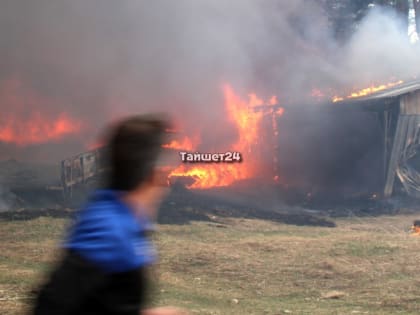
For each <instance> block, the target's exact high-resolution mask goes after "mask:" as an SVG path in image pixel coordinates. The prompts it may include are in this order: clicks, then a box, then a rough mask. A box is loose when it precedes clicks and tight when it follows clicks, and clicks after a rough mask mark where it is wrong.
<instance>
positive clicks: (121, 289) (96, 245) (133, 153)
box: [33, 116, 187, 315]
mask: <svg viewBox="0 0 420 315" xmlns="http://www.w3.org/2000/svg"><path fill="white" fill-rule="evenodd" d="M168 127H169V123H168V121H167V120H166V119H164V118H162V117H161V116H136V117H132V118H128V119H126V120H124V121H122V122H120V123H119V124H117V125H116V126H115V128H113V129H112V131H111V132H110V135H109V139H108V143H107V148H108V163H109V172H108V173H107V174H108V175H107V177H108V178H107V181H106V186H105V187H106V188H105V189H98V190H97V191H95V192H94V194H93V196H92V197H91V199H90V201H89V202H88V203H87V205H86V206H85V207H84V208H83V209H82V210H81V211H80V213H79V215H78V217H77V219H76V221H75V223H74V225H73V227H72V229H71V231H70V233H69V236H68V237H67V239H66V241H65V243H64V252H65V253H64V257H63V259H62V260H61V261H60V263H59V264H58V266H57V267H56V268H55V269H54V270H53V272H52V274H51V276H50V278H49V280H48V281H47V283H46V284H45V285H44V286H43V287H42V289H41V291H40V292H39V295H38V297H37V299H36V303H35V306H34V309H33V314H34V315H50V314H51V315H52V314H54V315H64V314H65V315H73V314H74V315H76V314H78V315H87V314H89V315H93V314H98V315H99V314H100V315H111V314H112V315H117V314H118V315H119V314H121V315H181V314H187V313H186V312H185V311H183V310H180V309H177V308H173V307H157V308H150V309H146V308H145V300H146V295H147V293H148V291H149V288H148V286H147V282H148V280H149V279H148V277H147V271H146V268H147V267H148V266H150V265H152V264H153V263H154V262H155V260H156V257H155V256H156V255H155V250H154V248H153V246H152V243H151V242H150V240H149V239H148V231H149V229H150V227H151V225H152V222H153V220H154V218H155V217H156V214H157V209H158V207H159V204H160V201H161V199H162V198H163V196H164V193H165V190H167V188H166V187H165V185H162V184H161V183H159V181H158V177H157V176H156V163H157V160H158V158H159V156H160V153H161V147H162V144H163V143H164V141H165V135H166V131H165V130H166V129H167V128H168Z"/></svg>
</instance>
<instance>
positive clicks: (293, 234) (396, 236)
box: [0, 215, 420, 315]
mask: <svg viewBox="0 0 420 315" xmlns="http://www.w3.org/2000/svg"><path fill="white" fill-rule="evenodd" d="M416 218H418V216H414V215H399V216H393V217H376V218H371V217H370V218H355V217H353V218H349V219H337V220H335V222H336V224H337V227H335V228H326V227H298V226H293V225H285V224H279V223H273V222H269V221H262V220H249V219H239V218H236V219H231V218H225V219H223V220H220V221H219V222H218V223H210V222H193V223H191V224H188V225H160V226H159V233H158V234H157V235H156V243H157V245H158V248H159V250H160V262H159V265H158V266H157V267H156V272H157V273H156V274H157V275H158V278H159V284H158V288H157V292H158V296H157V297H156V301H155V303H156V304H171V305H177V306H181V307H185V308H187V309H189V310H190V312H191V313H192V314H243V315H245V314H273V315H274V314H420V277H419V269H420V268H419V265H420V264H419V263H420V250H419V249H420V237H414V236H410V235H409V234H408V233H407V230H408V228H409V227H410V225H411V223H412V221H413V220H414V219H416ZM68 223H69V221H68V219H58V218H50V217H40V218H36V219H33V220H27V221H0V227H1V228H0V240H1V245H0V246H1V247H0V314H2V315H7V314H23V313H24V312H25V309H27V307H28V305H30V303H31V299H32V295H31V293H30V291H31V289H32V288H34V287H36V285H37V283H39V282H40V281H41V280H42V274H44V273H45V272H46V271H47V270H48V268H49V266H50V265H51V262H52V261H53V260H54V259H55V257H57V250H56V248H57V244H58V242H59V240H60V239H61V236H62V234H63V232H64V231H65V227H66V225H67V224H68Z"/></svg>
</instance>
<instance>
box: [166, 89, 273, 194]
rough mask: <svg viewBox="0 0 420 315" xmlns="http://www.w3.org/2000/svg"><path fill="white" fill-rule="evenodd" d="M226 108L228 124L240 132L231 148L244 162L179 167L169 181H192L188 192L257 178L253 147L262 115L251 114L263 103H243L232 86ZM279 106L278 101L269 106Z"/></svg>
mask: <svg viewBox="0 0 420 315" xmlns="http://www.w3.org/2000/svg"><path fill="white" fill-rule="evenodd" d="M223 92H224V99H225V107H226V111H227V114H228V117H229V120H230V121H231V122H232V123H233V124H235V126H236V129H237V130H238V139H237V140H236V142H235V143H233V144H232V146H231V150H232V151H237V152H239V153H240V154H241V155H242V157H243V161H242V162H240V163H217V164H205V165H204V164H202V165H199V166H191V165H187V164H183V165H180V166H179V167H178V168H176V169H175V170H174V171H172V172H171V174H170V175H169V177H173V176H187V177H193V178H194V179H195V182H194V183H193V184H192V185H190V186H188V188H197V189H204V188H209V187H221V186H228V185H230V184H232V183H233V182H235V181H238V180H243V179H247V178H251V177H253V176H254V175H255V174H256V171H257V163H256V161H255V157H254V159H253V155H252V147H253V146H255V145H256V144H257V143H258V126H259V123H260V121H261V119H262V116H263V114H262V113H257V112H254V111H253V110H252V108H253V107H254V106H259V105H263V101H262V100H261V99H259V98H258V97H257V96H256V95H255V94H250V95H249V100H248V101H244V100H242V99H241V98H240V97H239V96H237V95H236V94H235V92H234V91H233V89H232V88H231V87H230V86H229V85H225V86H224V87H223ZM273 102H277V100H276V98H275V97H272V98H271V99H270V103H273Z"/></svg>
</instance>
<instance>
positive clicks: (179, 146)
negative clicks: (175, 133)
mask: <svg viewBox="0 0 420 315" xmlns="http://www.w3.org/2000/svg"><path fill="white" fill-rule="evenodd" d="M194 142H196V141H193V140H191V139H190V138H189V137H187V136H185V137H184V139H182V140H181V141H177V140H172V141H171V142H169V143H168V144H164V145H163V146H162V147H163V148H166V149H175V150H187V151H191V150H194V147H195V145H194Z"/></svg>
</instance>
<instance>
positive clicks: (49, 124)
mask: <svg viewBox="0 0 420 315" xmlns="http://www.w3.org/2000/svg"><path fill="white" fill-rule="evenodd" d="M80 130H81V123H80V122H76V121H74V120H73V119H71V118H69V117H68V116H67V115H66V114H64V113H63V114H61V115H59V116H58V117H57V118H56V119H53V120H51V121H50V120H48V119H46V118H44V117H43V116H42V115H41V114H40V113H34V114H32V116H31V117H30V118H29V119H28V120H26V121H19V122H18V121H17V120H16V119H13V118H12V117H9V119H7V120H4V123H3V125H2V126H0V141H2V142H7V143H15V144H17V145H20V146H23V145H28V144H39V143H45V142H49V141H54V140H58V139H61V138H62V137H64V136H66V135H69V134H73V133H77V132H79V131H80Z"/></svg>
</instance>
